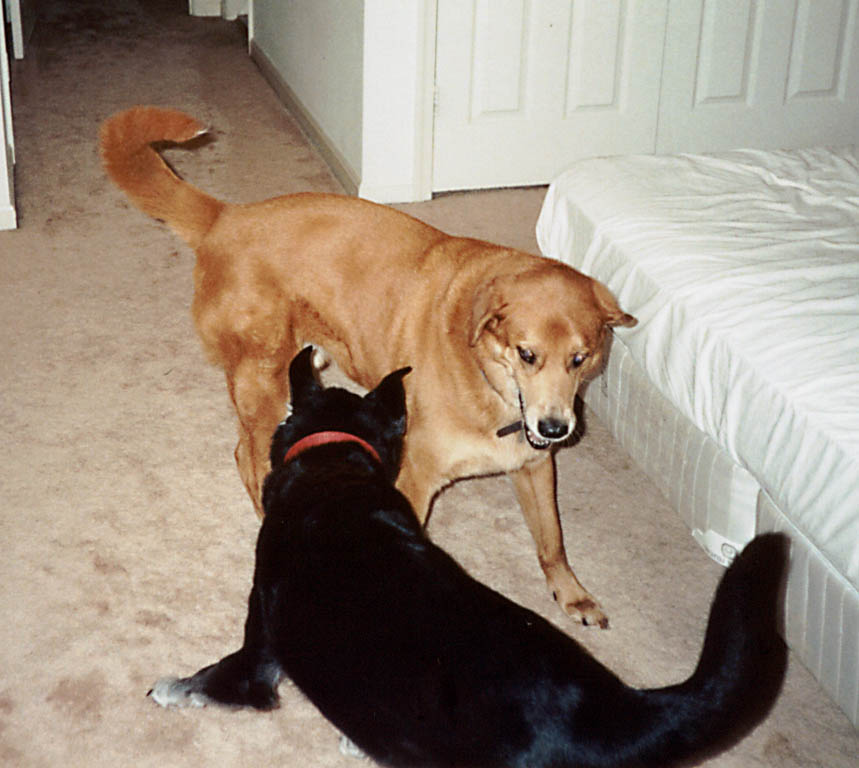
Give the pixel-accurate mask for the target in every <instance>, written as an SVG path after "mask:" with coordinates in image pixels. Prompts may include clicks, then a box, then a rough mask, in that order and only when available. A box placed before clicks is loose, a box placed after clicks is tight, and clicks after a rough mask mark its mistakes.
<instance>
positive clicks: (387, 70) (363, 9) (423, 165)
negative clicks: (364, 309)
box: [250, 0, 436, 202]
mask: <svg viewBox="0 0 859 768" xmlns="http://www.w3.org/2000/svg"><path fill="white" fill-rule="evenodd" d="M435 8H436V0H252V3H251V9H250V10H251V14H250V19H251V30H250V35H251V44H250V48H251V55H252V56H253V58H254V60H255V61H256V62H257V64H258V65H259V67H260V69H261V70H262V72H263V74H264V75H265V76H266V78H267V79H268V80H269V82H270V83H271V84H272V86H273V87H274V88H275V90H276V91H277V92H278V94H279V95H280V97H281V99H282V100H283V101H284V102H285V103H286V105H287V106H288V107H289V108H290V110H291V111H292V112H293V114H294V115H295V116H296V117H297V118H298V119H299V121H300V122H301V124H302V127H303V128H304V130H305V131H306V132H308V133H309V134H310V135H311V137H312V138H313V139H314V141H315V143H316V144H317V146H318V147H319V148H320V150H321V151H322V154H323V155H324V156H325V159H326V160H327V162H328V164H329V165H330V166H331V168H332V170H333V171H334V172H335V174H336V175H337V176H338V178H339V179H340V181H341V182H342V183H343V184H344V186H345V187H346V189H347V191H349V192H350V193H353V194H354V193H357V194H359V195H360V196H361V197H366V198H368V199H371V200H376V201H378V202H406V201H410V200H420V199H427V198H429V197H430V196H431V173H432V167H431V161H432V92H433V76H434V68H435Z"/></svg>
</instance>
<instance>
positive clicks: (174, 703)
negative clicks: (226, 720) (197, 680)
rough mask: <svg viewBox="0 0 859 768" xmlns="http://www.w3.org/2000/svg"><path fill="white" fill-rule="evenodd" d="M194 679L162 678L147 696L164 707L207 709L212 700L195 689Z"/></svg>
mask: <svg viewBox="0 0 859 768" xmlns="http://www.w3.org/2000/svg"><path fill="white" fill-rule="evenodd" d="M192 681H193V678H190V677H184V678H178V677H162V678H161V679H160V680H158V681H157V682H156V683H155V685H153V686H152V690H150V691H149V693H148V694H147V695H148V696H150V697H151V698H152V699H153V700H154V701H155V703H156V704H160V705H161V706H162V707H205V706H206V705H207V704H209V703H211V699H210V698H209V697H208V696H206V694H205V693H202V692H200V691H198V690H195V689H194V686H193V684H192Z"/></svg>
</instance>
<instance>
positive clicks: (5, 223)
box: [0, 205, 18, 229]
mask: <svg viewBox="0 0 859 768" xmlns="http://www.w3.org/2000/svg"><path fill="white" fill-rule="evenodd" d="M17 226H18V218H17V216H16V215H15V208H14V207H13V206H11V205H4V206H2V207H0V229H16V228H17Z"/></svg>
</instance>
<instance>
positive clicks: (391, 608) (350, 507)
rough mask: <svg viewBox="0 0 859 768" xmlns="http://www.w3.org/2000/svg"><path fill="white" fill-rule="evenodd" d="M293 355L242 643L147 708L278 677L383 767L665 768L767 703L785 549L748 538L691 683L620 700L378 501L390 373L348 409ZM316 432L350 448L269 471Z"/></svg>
mask: <svg viewBox="0 0 859 768" xmlns="http://www.w3.org/2000/svg"><path fill="white" fill-rule="evenodd" d="M302 355H304V357H302ZM302 355H300V356H299V357H298V358H296V360H295V361H294V362H293V365H292V367H291V369H290V382H291V385H292V391H293V415H292V416H291V417H290V419H289V420H288V421H287V422H286V423H285V424H284V425H282V426H281V428H280V429H279V431H278V434H277V436H276V438H275V441H274V444H273V449H272V466H273V471H272V473H271V475H270V476H269V478H268V480H267V481H266V488H265V496H264V499H265V507H266V517H265V519H264V522H263V526H262V529H261V532H260V537H259V541H258V545H257V562H256V572H255V578H254V587H253V590H252V592H251V597H250V601H249V613H248V619H247V624H246V629H245V644H244V646H243V648H242V649H241V650H240V651H238V652H236V653H235V654H232V655H231V656H228V657H226V658H225V659H223V660H222V661H221V662H219V663H218V664H216V665H213V666H211V667H208V668H206V669H204V670H201V671H200V672H199V673H197V675H195V676H193V677H191V678H185V679H182V680H175V679H167V680H162V681H159V683H157V684H156V686H155V688H154V690H153V696H154V697H155V698H156V700H158V701H159V702H160V703H162V704H165V705H166V704H178V705H181V704H187V703H206V702H208V701H216V702H219V703H226V704H237V705H241V704H244V705H250V706H256V707H259V708H267V707H271V706H274V705H275V704H276V702H277V693H276V686H277V683H278V682H279V681H280V679H281V677H282V675H288V676H289V677H290V678H292V680H293V681H294V682H295V683H296V684H297V685H298V686H299V688H300V689H301V690H302V691H303V692H304V693H305V694H306V695H307V696H308V698H310V699H311V700H312V701H313V702H314V703H315V704H316V705H317V706H318V707H319V709H320V710H321V711H322V712H323V714H324V715H325V716H326V717H328V718H329V719H330V720H331V721H332V722H333V723H334V724H335V725H336V726H337V727H338V728H339V729H340V730H341V731H343V733H344V734H346V735H347V736H348V737H349V738H350V739H351V740H352V741H353V742H355V743H356V744H357V745H358V746H359V747H360V748H361V749H363V750H364V751H365V752H367V753H368V754H369V755H371V756H372V757H374V758H375V759H377V760H378V761H380V762H383V763H387V764H391V765H403V766H406V765H408V766H411V765H415V766H453V765H458V766H472V767H475V768H476V767H479V766H487V767H488V766H529V767H530V768H539V766H562V765H563V766H622V765H654V766H656V765H659V766H665V765H670V764H673V763H675V762H676V761H678V760H681V759H686V758H688V757H689V756H692V755H695V754H700V753H702V752H703V751H705V750H709V749H713V748H716V747H718V746H719V745H720V743H721V742H722V741H724V740H726V739H730V738H736V737H737V736H738V735H739V734H740V733H741V731H742V728H743V727H748V725H749V723H750V718H752V716H759V715H760V712H750V711H748V710H749V708H748V706H747V703H748V701H749V700H750V699H752V698H753V699H754V700H756V701H757V704H758V706H759V707H763V706H764V705H765V704H766V703H768V702H769V701H770V700H771V699H772V696H773V695H774V694H775V690H776V687H775V686H774V685H773V680H776V681H777V679H778V678H777V675H776V677H775V678H773V677H772V673H773V671H774V672H775V673H778V672H779V671H780V669H781V665H782V664H783V658H784V648H783V645H782V644H781V643H780V641H778V640H777V638H776V635H775V615H774V610H775V604H776V592H777V589H778V584H779V581H780V578H781V571H782V568H783V564H784V559H785V552H784V541H783V539H781V538H780V537H776V536H764V537H760V538H758V539H757V540H755V541H754V542H753V543H752V544H750V545H749V547H747V549H746V550H745V551H744V552H743V553H742V554H741V555H740V557H739V558H738V559H737V561H736V562H735V563H734V565H732V566H731V568H730V569H729V570H728V572H727V573H726V575H725V577H724V578H723V581H722V583H721V585H720V587H719V590H718V592H717V595H716V598H715V600H714V603H713V607H712V609H711V616H710V622H709V625H708V631H707V637H706V639H705V643H704V650H703V652H702V656H701V660H700V662H699V664H698V667H697V669H696V671H695V673H694V674H693V675H692V677H690V678H689V680H687V681H686V682H685V683H682V684H680V685H677V686H671V687H668V688H664V689H659V690H653V691H639V690H636V689H632V688H629V687H627V686H626V685H624V684H623V683H622V682H621V681H620V680H619V679H618V678H617V677H616V676H615V675H613V674H612V673H611V672H610V671H608V670H607V669H605V668H604V667H603V666H602V665H601V664H599V662H597V661H596V660H595V659H593V658H592V657H591V656H589V655H588V654H587V653H586V652H585V651H584V650H583V649H582V648H581V647H580V646H579V645H578V644H577V643H575V641H573V640H572V639H570V638H569V637H568V636H566V635H565V634H563V633H562V632H560V631H559V630H558V629H556V628H555V627H553V626H552V625H551V624H549V623H548V622H547V621H545V620H544V619H542V618H540V617H539V616H537V615H536V614H534V613H532V612H530V611H528V610H526V609H524V608H522V607H520V606H518V605H516V604H515V603H512V602H511V601H509V600H507V599H506V598H504V597H502V596H501V595H499V594H498V593H496V592H494V591H492V590H490V589H489V588H487V587H485V586H484V585H482V584H480V583H479V582H477V581H475V580H474V579H472V578H471V577H469V576H468V575H467V574H466V573H465V572H464V571H463V570H462V569H461V568H460V567H459V566H458V565H457V564H456V563H455V562H454V561H453V560H452V559H451V558H450V557H449V556H448V555H446V554H445V553H444V552H443V551H441V550H440V549H439V548H438V547H436V546H434V545H433V544H432V543H431V542H430V541H429V540H428V539H427V538H426V536H425V535H424V533H423V530H422V529H421V527H420V525H419V524H418V522H417V520H416V518H415V516H414V514H413V513H412V510H411V508H410V506H409V504H408V502H407V501H406V499H405V498H404V497H403V496H402V495H401V494H400V493H399V492H397V491H396V489H395V488H394V487H393V479H394V477H395V475H396V466H397V462H398V460H399V447H400V442H401V438H402V431H403V428H404V423H405V421H404V407H405V406H404V400H403V397H402V384H401V381H400V379H401V377H402V375H403V372H397V373H396V374H392V375H391V376H389V377H387V378H386V379H385V380H384V381H383V382H382V384H380V386H379V387H378V388H377V389H376V390H374V391H373V392H372V393H370V395H368V396H367V397H366V398H363V399H362V398H358V397H357V396H356V395H351V394H349V393H345V392H343V391H342V390H322V388H321V387H319V385H318V384H316V383H315V381H314V380H313V379H312V371H311V369H310V360H309V355H307V354H306V353H302ZM332 430H336V434H337V435H341V436H342V435H344V434H345V435H346V438H343V439H338V440H335V441H333V442H323V443H322V444H318V445H315V446H314V447H312V448H308V449H307V450H306V451H304V452H301V453H298V455H297V456H296V457H295V458H293V457H292V456H291V455H290V458H289V460H288V461H287V462H286V463H284V456H285V455H286V454H287V452H288V451H290V450H292V447H293V446H294V445H296V443H299V445H302V444H304V441H303V438H305V436H306V435H308V434H310V433H311V432H315V433H318V432H320V431H322V432H323V433H324V434H325V435H330V434H331V431H332ZM349 436H355V437H356V438H357V439H354V440H353V439H349ZM362 443H368V444H369V445H370V449H369V450H368V449H367V447H366V445H362ZM371 452H375V453H376V454H377V456H372V455H371ZM764 683H766V684H767V687H762V685H763V684H764Z"/></svg>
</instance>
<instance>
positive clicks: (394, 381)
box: [270, 347, 411, 482]
mask: <svg viewBox="0 0 859 768" xmlns="http://www.w3.org/2000/svg"><path fill="white" fill-rule="evenodd" d="M312 358H313V348H312V347H305V348H304V349H303V350H302V351H301V352H299V353H298V354H297V355H296V356H295V357H294V358H293V360H292V363H290V366H289V386H290V390H291V392H292V397H291V399H292V412H291V414H290V415H289V417H288V418H287V419H286V420H285V421H284V422H282V423H281V424H280V426H279V427H278V428H277V431H276V432H275V434H274V439H273V441H272V446H271V455H270V458H271V465H272V467H278V466H281V465H282V464H283V461H284V457H285V456H286V453H287V451H289V449H290V448H291V447H292V446H293V445H294V444H295V443H296V442H298V441H299V440H301V439H302V438H304V437H307V436H308V435H311V434H315V433H320V432H327V431H337V432H343V433H347V434H349V435H354V436H355V437H357V438H359V439H360V440H362V441H366V442H367V443H369V444H370V446H372V449H373V450H374V451H375V452H376V454H377V455H378V458H379V459H380V460H381V464H382V467H383V468H384V470H385V473H386V474H387V475H388V477H389V479H390V480H391V482H393V481H394V479H395V478H396V476H397V473H398V472H399V468H400V452H401V449H402V444H403V435H404V434H405V431H406V396H405V390H404V389H403V376H405V375H406V374H407V373H408V372H409V371H410V370H411V368H401V369H399V370H398V371H394V372H393V373H389V374H388V375H387V376H385V378H384V379H382V381H381V382H380V383H379V385H378V386H377V387H376V388H375V389H374V390H373V391H372V392H368V393H367V394H366V395H364V396H363V397H361V396H360V395H356V394H355V393H353V392H349V391H348V390H346V389H342V388H340V387H329V388H328V389H325V388H324V387H322V386H321V385H320V384H319V382H318V381H317V380H316V376H315V375H314V371H313V362H312Z"/></svg>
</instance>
